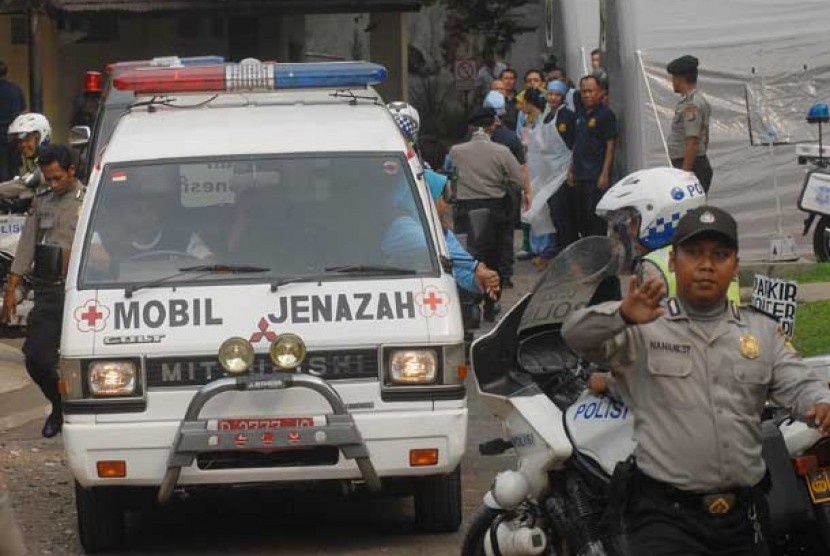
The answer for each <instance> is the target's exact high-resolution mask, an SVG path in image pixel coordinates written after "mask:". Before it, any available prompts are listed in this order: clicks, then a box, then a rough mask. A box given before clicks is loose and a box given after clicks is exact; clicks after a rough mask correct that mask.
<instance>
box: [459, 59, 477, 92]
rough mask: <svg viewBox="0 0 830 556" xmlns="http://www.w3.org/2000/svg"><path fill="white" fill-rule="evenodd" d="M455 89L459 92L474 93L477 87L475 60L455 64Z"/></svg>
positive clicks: (460, 61)
mask: <svg viewBox="0 0 830 556" xmlns="http://www.w3.org/2000/svg"><path fill="white" fill-rule="evenodd" d="M454 69H455V88H456V89H457V90H459V91H472V90H473V89H475V87H476V73H477V72H478V68H477V67H476V61H475V60H457V61H456V62H455V68H454Z"/></svg>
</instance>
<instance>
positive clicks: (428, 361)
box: [389, 349, 438, 384]
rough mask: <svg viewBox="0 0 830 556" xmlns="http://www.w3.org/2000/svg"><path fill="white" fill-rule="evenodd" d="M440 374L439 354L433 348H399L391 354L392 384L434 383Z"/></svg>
mask: <svg viewBox="0 0 830 556" xmlns="http://www.w3.org/2000/svg"><path fill="white" fill-rule="evenodd" d="M437 374H438V355H437V353H436V351H435V350H432V349H399V350H394V351H392V352H391V353H390V354H389V381H390V382H391V383H392V384H433V383H434V382H435V378H436V376H437Z"/></svg>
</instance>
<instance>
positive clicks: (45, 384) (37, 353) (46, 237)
mask: <svg viewBox="0 0 830 556" xmlns="http://www.w3.org/2000/svg"><path fill="white" fill-rule="evenodd" d="M38 164H39V166H40V171H41V173H42V174H43V181H44V182H46V183H48V184H49V190H48V191H46V192H45V193H44V194H42V195H40V196H39V197H36V198H35V200H34V202H33V204H32V212H31V214H30V215H29V217H28V218H27V219H26V223H25V224H24V225H23V232H22V234H21V236H20V243H19V244H18V246H17V252H16V253H15V257H14V262H13V263H12V267H11V272H10V273H9V277H8V282H7V285H6V292H5V296H4V298H3V312H2V315H0V320H2V322H9V320H10V319H11V318H13V317H14V315H15V312H16V306H17V287H18V285H19V284H20V281H21V278H22V276H23V275H24V274H28V273H29V271H30V270H31V269H32V265H33V263H34V261H35V253H36V248H37V246H38V245H46V246H51V247H59V248H60V249H61V250H62V254H63V261H62V263H63V269H62V270H63V275H65V273H66V267H67V263H68V261H69V251H70V249H71V247H72V239H73V237H74V236H75V226H76V224H77V222H78V213H79V212H80V209H81V202H82V199H83V197H82V191H83V190H82V187H81V184H80V183H79V182H78V180H77V179H75V165H74V164H73V162H72V153H71V151H70V150H69V148H68V147H66V146H64V145H49V146H44V147H42V148H41V150H40V153H39V158H38ZM35 266H37V265H35ZM40 274H41V273H40V272H39V271H38V268H35V269H34V279H33V286H34V290H35V304H34V307H33V309H32V313H31V315H30V318H29V335H28V337H27V338H26V342H25V343H24V344H23V354H24V355H25V356H26V370H27V371H28V373H29V376H31V377H32V380H33V381H34V382H35V383H36V384H37V385H38V387H40V390H41V391H42V392H43V395H44V396H46V399H48V400H49V401H50V402H51V403H52V412H51V414H50V415H49V417H48V418H47V419H46V423H45V424H44V425H43V431H42V434H43V436H45V437H46V438H51V437H53V436H55V435H56V434H58V433H59V432H60V431H61V427H62V426H63V415H62V407H61V397H60V393H59V392H58V374H57V366H58V348H59V347H60V334H61V321H62V317H63V280H62V278H63V276H57V277H52V279H45V278H44V277H43V276H40Z"/></svg>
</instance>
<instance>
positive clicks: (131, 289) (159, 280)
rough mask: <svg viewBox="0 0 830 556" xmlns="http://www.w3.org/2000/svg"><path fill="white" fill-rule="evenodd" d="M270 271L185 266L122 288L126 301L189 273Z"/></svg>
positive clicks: (219, 265)
mask: <svg viewBox="0 0 830 556" xmlns="http://www.w3.org/2000/svg"><path fill="white" fill-rule="evenodd" d="M269 270H271V269H270V268H265V267H261V266H245V265H227V264H205V265H196V266H185V267H182V268H180V269H179V271H178V272H176V273H174V274H171V275H169V276H164V277H162V278H156V279H154V280H148V281H146V282H141V283H139V284H130V285H129V286H127V287H125V288H124V297H126V298H127V299H129V298H131V297H132V296H133V294H134V293H135V292H137V291H138V290H143V289H145V288H152V287H154V286H158V285H159V284H163V283H165V282H167V281H168V280H175V279H176V278H179V277H181V276H184V275H185V274H189V273H191V272H199V273H201V274H199V275H198V276H196V278H199V277H201V276H206V275H208V274H215V273H222V272H227V273H229V274H244V273H253V272H268V271H269Z"/></svg>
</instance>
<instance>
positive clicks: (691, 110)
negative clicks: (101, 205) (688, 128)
mask: <svg viewBox="0 0 830 556" xmlns="http://www.w3.org/2000/svg"><path fill="white" fill-rule="evenodd" d="M695 118H697V106H695V105H694V104H690V105H688V106H687V107H686V121H687V122H693V121H695Z"/></svg>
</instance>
